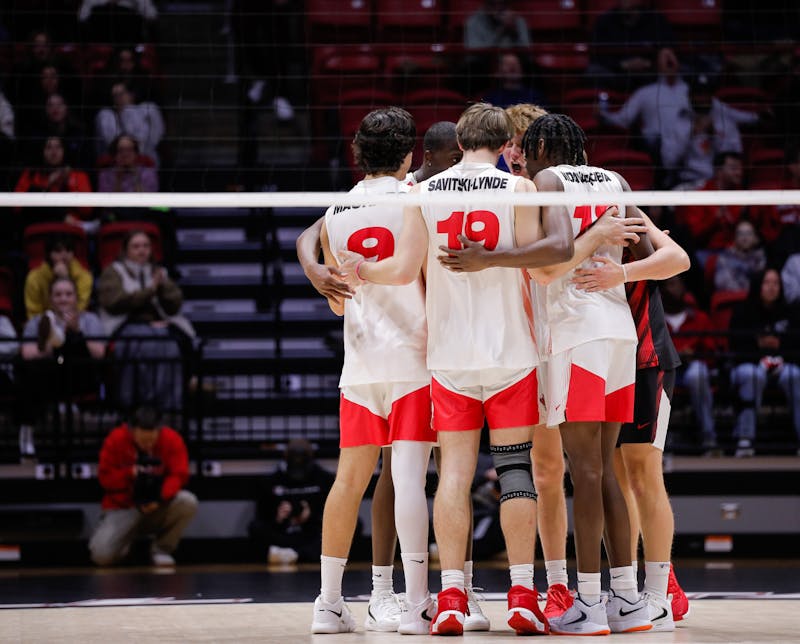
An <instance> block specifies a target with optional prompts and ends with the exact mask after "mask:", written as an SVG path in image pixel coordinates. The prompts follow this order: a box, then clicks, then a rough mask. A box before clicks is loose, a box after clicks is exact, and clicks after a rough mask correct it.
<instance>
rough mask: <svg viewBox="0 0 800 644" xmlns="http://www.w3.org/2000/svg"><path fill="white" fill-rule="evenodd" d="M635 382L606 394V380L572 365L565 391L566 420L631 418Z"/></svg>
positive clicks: (586, 420) (620, 421)
mask: <svg viewBox="0 0 800 644" xmlns="http://www.w3.org/2000/svg"><path fill="white" fill-rule="evenodd" d="M635 388H636V385H635V383H631V384H630V385H627V386H625V387H622V388H621V389H617V390H616V391H612V392H611V393H610V394H606V381H605V380H604V379H603V378H601V377H600V376H598V375H597V374H595V373H592V372H591V371H589V370H588V369H584V368H583V367H581V366H579V365H576V364H573V365H572V369H571V371H570V377H569V393H568V394H567V410H566V419H567V422H570V423H575V422H594V421H601V422H612V423H613V422H617V423H627V422H630V421H631V420H633V402H634V394H635Z"/></svg>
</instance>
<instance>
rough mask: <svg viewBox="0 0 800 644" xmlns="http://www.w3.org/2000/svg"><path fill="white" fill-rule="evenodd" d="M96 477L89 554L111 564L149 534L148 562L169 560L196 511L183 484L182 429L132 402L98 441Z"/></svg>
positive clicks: (171, 562)
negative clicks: (97, 501) (96, 509)
mask: <svg viewBox="0 0 800 644" xmlns="http://www.w3.org/2000/svg"><path fill="white" fill-rule="evenodd" d="M97 478H98V479H99V480H100V485H102V486H103V490H104V492H105V494H104V495H103V502H102V507H103V513H102V515H101V517H100V523H99V525H98V526H97V528H96V529H95V531H94V534H93V535H92V538H91V540H90V541H89V550H90V552H91V556H92V560H93V561H94V562H95V563H96V564H97V565H98V566H108V565H111V564H114V563H116V562H117V561H119V560H121V559H124V558H125V556H126V555H127V554H128V552H129V551H130V548H131V545H132V544H133V542H134V541H135V540H136V539H137V538H141V537H147V536H153V537H154V538H153V542H152V545H151V547H150V557H151V561H152V563H153V565H155V566H174V565H175V559H173V557H172V553H173V552H174V551H175V549H176V548H177V547H178V542H179V541H180V539H181V537H182V536H183V533H184V531H185V530H186V526H187V525H188V524H189V522H190V521H191V520H192V518H193V517H194V515H195V513H196V512H197V497H195V495H194V494H192V493H191V492H189V491H188V490H184V489H183V488H184V486H185V485H186V483H187V482H188V480H189V457H188V454H187V451H186V444H185V443H184V442H183V438H181V435H180V434H178V432H176V431H175V430H174V429H171V428H170V427H167V426H165V425H163V424H162V422H161V418H160V414H159V412H158V411H157V410H156V409H155V408H153V407H139V408H137V409H136V411H135V412H134V413H133V416H132V417H131V419H130V422H129V423H124V424H122V425H120V426H119V427H115V428H114V429H112V430H111V433H109V435H108V436H107V437H106V439H105V441H103V447H102V449H101V450H100V461H99V463H98V470H97Z"/></svg>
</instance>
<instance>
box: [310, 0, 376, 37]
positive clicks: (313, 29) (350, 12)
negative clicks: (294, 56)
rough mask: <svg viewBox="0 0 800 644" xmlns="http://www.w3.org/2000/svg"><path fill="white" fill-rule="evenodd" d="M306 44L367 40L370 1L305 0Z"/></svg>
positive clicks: (370, 12) (370, 19) (370, 17)
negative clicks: (307, 42)
mask: <svg viewBox="0 0 800 644" xmlns="http://www.w3.org/2000/svg"><path fill="white" fill-rule="evenodd" d="M305 14H306V26H307V31H308V33H307V38H308V41H309V42H310V43H314V44H317V43H320V44H321V43H339V44H343V43H363V42H369V41H370V40H371V35H372V34H371V32H372V0H308V2H307V3H306V8H305Z"/></svg>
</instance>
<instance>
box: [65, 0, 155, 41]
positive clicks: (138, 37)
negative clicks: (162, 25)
mask: <svg viewBox="0 0 800 644" xmlns="http://www.w3.org/2000/svg"><path fill="white" fill-rule="evenodd" d="M157 19H158V9H157V8H156V5H155V3H154V2H153V0H83V2H81V6H80V8H79V9H78V22H79V23H80V25H81V27H82V31H83V33H84V39H85V40H86V42H123V43H138V42H152V41H154V40H156V31H157Z"/></svg>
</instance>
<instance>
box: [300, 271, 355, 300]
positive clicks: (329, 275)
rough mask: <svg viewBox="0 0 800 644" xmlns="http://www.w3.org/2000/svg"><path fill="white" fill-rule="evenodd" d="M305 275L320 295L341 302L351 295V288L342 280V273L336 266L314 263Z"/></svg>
mask: <svg viewBox="0 0 800 644" xmlns="http://www.w3.org/2000/svg"><path fill="white" fill-rule="evenodd" d="M306 277H308V280H309V281H310V282H311V285H312V286H313V287H314V288H315V289H317V292H318V293H319V294H320V295H322V297H324V298H327V299H330V300H335V301H336V302H341V301H342V300H349V299H350V298H351V297H353V290H352V289H351V288H350V287H349V286H348V285H347V283H346V282H345V280H344V274H343V273H342V271H340V270H339V269H338V268H335V267H333V266H325V265H324V264H314V265H313V266H311V267H309V269H308V270H307V271H306Z"/></svg>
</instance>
